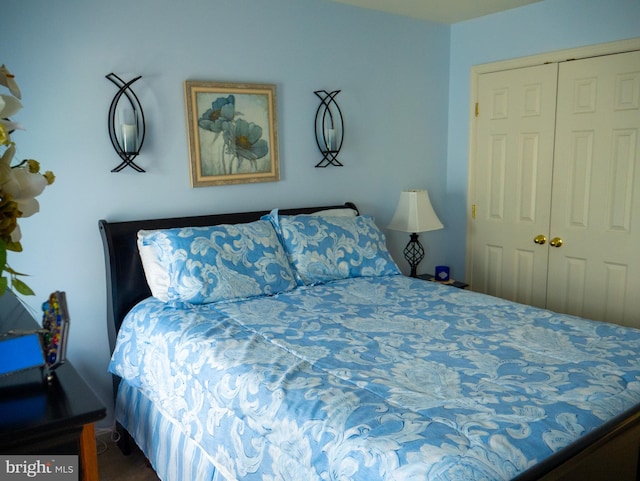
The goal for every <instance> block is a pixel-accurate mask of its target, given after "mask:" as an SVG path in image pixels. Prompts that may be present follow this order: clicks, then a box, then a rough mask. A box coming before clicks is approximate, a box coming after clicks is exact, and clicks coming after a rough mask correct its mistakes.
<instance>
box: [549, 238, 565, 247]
mask: <svg viewBox="0 0 640 481" xmlns="http://www.w3.org/2000/svg"><path fill="white" fill-rule="evenodd" d="M549 245H550V246H551V247H560V246H561V245H562V239H560V237H554V238H553V239H551V240H550V241H549Z"/></svg>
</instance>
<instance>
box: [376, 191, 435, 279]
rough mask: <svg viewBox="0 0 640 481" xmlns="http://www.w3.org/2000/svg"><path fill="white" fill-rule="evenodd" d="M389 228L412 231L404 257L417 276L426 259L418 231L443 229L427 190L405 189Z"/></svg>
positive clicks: (413, 273) (412, 273)
mask: <svg viewBox="0 0 640 481" xmlns="http://www.w3.org/2000/svg"><path fill="white" fill-rule="evenodd" d="M388 227H389V229H393V230H398V231H402V232H409V233H411V240H409V243H408V244H407V246H406V247H405V248H404V251H403V253H404V258H405V259H406V260H407V262H408V263H409V266H410V267H411V274H410V276H411V277H416V275H417V272H416V271H417V268H418V264H420V261H422V259H424V247H422V244H420V241H419V240H418V232H427V231H430V230H437V229H442V228H443V227H444V226H443V225H442V222H440V219H438V216H437V215H436V213H435V211H434V210H433V207H432V206H431V201H430V200H429V194H428V193H427V191H426V190H405V191H403V192H401V193H400V200H399V201H398V207H397V208H396V213H395V214H393V218H392V219H391V223H390V224H389V226H388Z"/></svg>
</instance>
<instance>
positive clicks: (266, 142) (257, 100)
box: [184, 80, 280, 187]
mask: <svg viewBox="0 0 640 481" xmlns="http://www.w3.org/2000/svg"><path fill="white" fill-rule="evenodd" d="M184 96H185V107H186V111H187V138H188V141H189V167H190V172H191V187H204V186H211V185H225V184H244V183H252V182H272V181H277V180H280V166H279V159H278V122H277V118H276V86H275V85H272V84H248V83H228V82H201V81H195V80H186V81H185V82H184Z"/></svg>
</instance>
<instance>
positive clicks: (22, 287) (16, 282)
mask: <svg viewBox="0 0 640 481" xmlns="http://www.w3.org/2000/svg"><path fill="white" fill-rule="evenodd" d="M11 287H13V288H14V289H15V290H16V291H18V292H19V293H20V294H22V295H23V296H33V295H35V292H33V290H31V288H30V287H29V286H28V285H26V284H25V283H24V282H22V281H21V280H20V279H11Z"/></svg>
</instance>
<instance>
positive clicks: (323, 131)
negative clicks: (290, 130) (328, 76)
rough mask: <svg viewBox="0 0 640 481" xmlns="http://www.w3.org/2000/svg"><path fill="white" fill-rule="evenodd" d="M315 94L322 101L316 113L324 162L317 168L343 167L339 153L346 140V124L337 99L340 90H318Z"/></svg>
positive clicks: (319, 145)
mask: <svg viewBox="0 0 640 481" xmlns="http://www.w3.org/2000/svg"><path fill="white" fill-rule="evenodd" d="M313 93H314V94H316V95H317V96H318V98H319V99H320V105H319V106H318V110H317V111H316V144H318V148H319V149H320V152H321V153H322V160H321V161H320V162H318V163H317V164H316V167H327V166H328V165H335V166H337V167H342V164H341V163H340V161H339V160H338V153H339V152H340V149H341V148H342V141H343V140H344V122H343V119H342V112H341V111H340V107H339V106H338V103H337V102H336V99H335V97H336V95H338V94H339V93H340V90H334V91H333V92H327V91H326V90H316V91H315V92H313Z"/></svg>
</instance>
